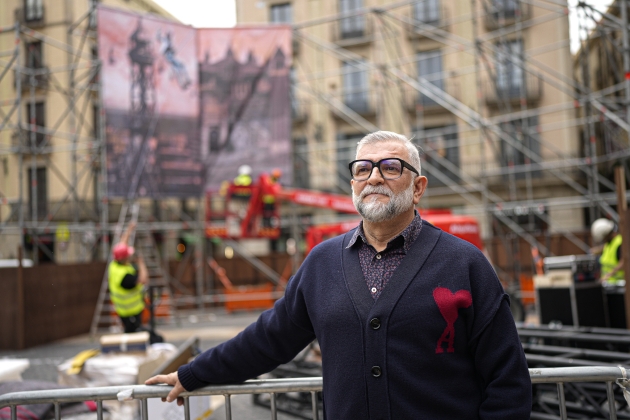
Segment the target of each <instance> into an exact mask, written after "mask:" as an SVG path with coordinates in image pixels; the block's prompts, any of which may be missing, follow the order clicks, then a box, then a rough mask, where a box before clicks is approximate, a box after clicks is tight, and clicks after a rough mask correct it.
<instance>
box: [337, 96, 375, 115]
mask: <svg viewBox="0 0 630 420" xmlns="http://www.w3.org/2000/svg"><path fill="white" fill-rule="evenodd" d="M333 101H334V102H336V103H342V104H343V105H345V106H346V107H348V108H350V109H351V110H352V111H354V112H356V113H357V114H359V115H361V116H362V117H372V116H374V115H376V107H377V98H376V92H373V91H371V90H369V89H366V90H362V91H357V90H354V91H346V92H343V91H342V92H341V93H340V94H337V95H335V96H334V97H333ZM333 114H334V115H335V117H336V118H341V119H343V118H342V117H341V116H340V115H339V113H338V112H336V111H333Z"/></svg>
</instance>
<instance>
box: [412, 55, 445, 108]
mask: <svg viewBox="0 0 630 420" xmlns="http://www.w3.org/2000/svg"><path fill="white" fill-rule="evenodd" d="M417 58H418V76H419V77H422V78H424V79H426V80H427V81H428V82H429V83H431V84H432V85H433V86H435V87H437V88H439V89H440V90H444V78H443V76H442V52H441V51H440V50H434V51H423V52H419V53H418V57H417ZM420 103H422V104H423V105H435V101H434V100H433V99H431V98H429V97H428V96H424V95H420Z"/></svg>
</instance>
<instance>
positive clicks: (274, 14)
mask: <svg viewBox="0 0 630 420" xmlns="http://www.w3.org/2000/svg"><path fill="white" fill-rule="evenodd" d="M269 15H270V16H269V22H271V23H291V22H292V21H293V16H292V15H291V3H283V4H274V5H272V6H271V8H270V9H269Z"/></svg>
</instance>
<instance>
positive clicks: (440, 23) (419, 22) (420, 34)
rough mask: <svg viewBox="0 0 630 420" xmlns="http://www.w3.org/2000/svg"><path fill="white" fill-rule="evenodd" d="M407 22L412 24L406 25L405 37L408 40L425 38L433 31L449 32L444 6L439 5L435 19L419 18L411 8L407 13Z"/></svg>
mask: <svg viewBox="0 0 630 420" xmlns="http://www.w3.org/2000/svg"><path fill="white" fill-rule="evenodd" d="M409 20H410V21H413V22H414V24H407V25H406V32H407V37H408V38H409V39H412V40H413V39H422V38H427V37H429V35H430V34H431V32H432V31H433V30H434V29H442V30H446V31H448V30H449V25H448V21H449V12H448V9H447V8H446V7H444V5H440V7H439V13H438V16H437V19H434V18H433V17H426V19H425V18H423V16H420V15H419V14H418V13H417V12H416V10H415V9H414V8H413V7H412V8H411V10H410V12H409Z"/></svg>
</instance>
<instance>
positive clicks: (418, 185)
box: [413, 175, 429, 205]
mask: <svg viewBox="0 0 630 420" xmlns="http://www.w3.org/2000/svg"><path fill="white" fill-rule="evenodd" d="M428 183H429V180H427V177H426V176H422V175H420V176H417V177H416V178H415V179H414V180H413V185H414V188H413V204H414V205H417V204H418V203H419V202H420V198H421V197H422V196H423V195H424V192H425V191H426V189H427V184H428Z"/></svg>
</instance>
